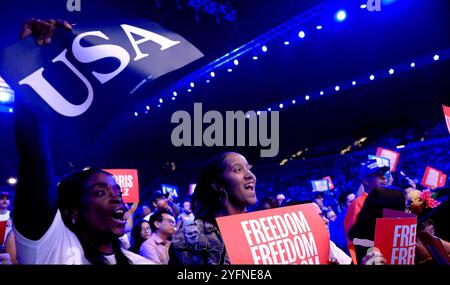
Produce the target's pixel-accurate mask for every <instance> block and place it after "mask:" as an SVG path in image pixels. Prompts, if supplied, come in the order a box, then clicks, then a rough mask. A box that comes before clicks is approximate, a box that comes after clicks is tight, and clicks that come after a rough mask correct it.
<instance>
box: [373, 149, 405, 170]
mask: <svg viewBox="0 0 450 285" xmlns="http://www.w3.org/2000/svg"><path fill="white" fill-rule="evenodd" d="M377 156H382V157H386V158H388V159H389V161H390V163H391V171H395V169H396V168H397V163H398V159H399V158H400V153H398V152H395V151H393V150H389V149H385V148H382V147H379V148H377Z"/></svg>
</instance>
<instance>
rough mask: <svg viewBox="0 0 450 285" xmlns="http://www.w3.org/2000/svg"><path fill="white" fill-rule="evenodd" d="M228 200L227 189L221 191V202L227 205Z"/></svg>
mask: <svg viewBox="0 0 450 285" xmlns="http://www.w3.org/2000/svg"><path fill="white" fill-rule="evenodd" d="M227 201H228V194H227V192H226V191H221V192H220V204H221V205H223V206H225V204H226V203H227Z"/></svg>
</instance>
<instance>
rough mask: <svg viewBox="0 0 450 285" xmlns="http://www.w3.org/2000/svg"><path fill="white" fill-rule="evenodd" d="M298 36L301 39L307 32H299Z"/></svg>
mask: <svg viewBox="0 0 450 285" xmlns="http://www.w3.org/2000/svg"><path fill="white" fill-rule="evenodd" d="M298 37H299V38H301V39H303V38H304V37H306V34H305V32H304V31H300V32H298Z"/></svg>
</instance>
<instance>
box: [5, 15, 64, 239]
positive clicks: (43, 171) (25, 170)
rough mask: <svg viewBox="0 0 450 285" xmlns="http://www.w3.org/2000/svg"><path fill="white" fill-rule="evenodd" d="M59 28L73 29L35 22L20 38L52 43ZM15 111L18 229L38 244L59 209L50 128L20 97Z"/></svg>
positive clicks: (62, 24)
mask: <svg viewBox="0 0 450 285" xmlns="http://www.w3.org/2000/svg"><path fill="white" fill-rule="evenodd" d="M67 25H68V26H67ZM57 26H63V27H65V28H66V29H69V28H70V25H69V24H68V23H67V22H65V21H64V22H63V21H55V20H48V21H42V20H36V19H32V20H30V21H28V22H25V24H24V26H23V29H22V32H21V34H20V38H21V39H22V38H24V37H27V36H30V35H34V36H36V39H37V43H38V44H43V43H44V42H45V43H50V39H51V37H52V36H53V33H54V31H55V29H56V27H57ZM70 29H71V28H70ZM14 108H15V111H14V113H15V114H14V131H15V139H16V146H17V151H18V153H19V172H18V182H17V186H16V197H15V204H14V208H15V210H14V212H13V216H14V225H15V227H16V229H17V230H18V231H19V232H20V233H21V234H22V235H23V236H25V237H26V238H29V239H32V240H38V239H39V238H41V237H42V236H43V235H44V233H45V232H46V231H47V229H48V228H49V227H50V224H51V222H52V221H53V218H54V216H55V213H56V209H57V198H56V194H57V193H56V179H55V177H54V169H53V163H52V160H51V155H50V150H49V145H48V126H47V124H46V122H45V120H43V119H42V118H39V117H38V116H37V115H36V114H35V113H34V112H33V111H32V110H31V109H30V108H29V107H28V106H26V105H25V104H24V102H23V101H22V100H21V97H20V94H19V96H16V99H15V106H14Z"/></svg>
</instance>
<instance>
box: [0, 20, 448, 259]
mask: <svg viewBox="0 0 450 285" xmlns="http://www.w3.org/2000/svg"><path fill="white" fill-rule="evenodd" d="M58 25H59V26H63V27H64V28H66V29H70V28H71V27H70V25H69V24H68V23H67V22H58V21H36V20H34V21H32V22H31V23H27V24H26V25H25V27H24V31H23V33H22V37H26V36H29V35H31V34H37V35H38V43H39V44H43V43H49V42H50V40H47V39H48V38H51V36H52V34H53V32H54V30H55V27H56V26H58ZM47 133H48V127H47V125H46V123H45V120H42V119H41V118H38V117H37V116H36V115H35V114H34V113H33V111H32V110H30V109H29V108H28V107H27V106H26V105H25V104H24V103H23V102H21V100H20V98H18V99H17V100H16V102H15V135H16V143H17V149H18V153H19V157H20V164H19V171H18V182H17V185H16V191H15V197H14V210H13V212H12V214H11V213H10V211H9V207H10V203H11V201H10V196H11V195H10V193H8V192H1V193H0V194H1V195H0V198H1V200H0V222H1V221H7V223H6V230H5V235H4V238H3V237H2V239H1V240H2V245H1V255H0V256H1V258H2V263H3V264H117V265H128V264H170V265H198V264H208V265H227V264H230V258H229V256H228V253H227V250H226V247H225V242H224V240H223V237H222V234H221V232H220V229H219V227H218V225H217V221H216V218H219V217H225V216H230V215H236V214H243V213H247V212H251V211H261V210H266V209H273V208H278V207H283V206H291V205H297V204H304V203H313V205H314V206H315V207H316V209H317V215H319V216H320V217H321V219H322V220H323V222H324V224H325V225H326V227H327V229H329V234H330V245H329V246H330V251H329V252H330V256H329V263H330V264H367V265H371V264H385V263H386V259H385V257H384V256H383V255H382V253H381V252H380V251H379V250H378V249H377V248H376V247H375V246H374V244H373V240H374V232H375V223H376V219H377V218H380V217H382V210H383V209H386V208H387V209H392V210H398V211H403V212H413V213H415V214H417V215H418V217H419V218H418V233H417V237H418V238H417V246H416V255H415V256H416V264H422V263H440V264H449V263H450V258H449V255H450V243H449V242H447V241H446V240H447V239H448V238H447V233H446V232H445V231H447V232H448V229H447V228H448V226H446V225H442V223H441V224H439V225H438V224H434V223H435V222H436V221H435V218H434V216H433V214H434V213H435V212H437V210H436V209H443V208H444V209H445V207H447V209H448V202H446V198H447V196H448V191H447V192H445V191H442V189H434V190H433V192H431V191H430V190H429V189H425V188H424V187H421V186H420V183H418V181H416V180H414V179H411V178H409V177H408V176H406V175H405V174H404V173H403V172H401V171H400V170H397V172H396V174H395V175H394V174H393V173H391V171H390V168H389V167H386V166H384V165H381V164H380V163H379V161H377V160H373V159H372V160H371V159H367V153H365V154H364V155H361V157H360V158H361V159H359V161H358V163H354V165H353V166H352V167H345V166H344V169H346V170H344V171H342V170H340V169H337V170H336V169H334V170H333V168H330V169H331V170H330V169H327V173H323V171H324V170H323V169H322V173H323V176H326V175H330V176H331V178H332V179H333V181H334V182H335V184H336V189H335V190H333V191H332V192H331V190H329V191H325V192H321V191H316V192H313V191H311V189H309V191H303V190H302V191H301V192H302V194H301V195H296V194H298V193H297V192H296V191H289V189H290V187H286V188H285V189H283V191H277V192H275V193H273V191H262V192H258V191H257V178H256V175H255V174H254V173H253V172H252V170H251V165H250V164H249V162H247V159H246V158H245V157H244V156H243V155H241V154H239V153H236V152H224V153H220V154H218V155H216V156H214V157H213V158H211V159H210V160H209V161H208V162H207V163H206V164H205V166H204V167H203V168H202V169H201V171H200V175H199V178H198V180H197V181H196V182H197V183H196V187H195V190H194V193H193V195H192V196H190V197H185V198H184V199H182V200H180V201H179V203H178V202H177V201H175V200H174V198H173V197H171V195H170V194H167V193H163V192H161V191H154V192H153V193H152V195H151V198H150V200H148V201H142V203H141V204H140V205H137V204H134V205H127V204H126V203H125V202H124V201H123V199H122V191H121V188H120V186H119V185H118V183H117V181H115V179H114V177H113V175H111V174H110V173H108V172H106V171H103V170H101V169H95V168H87V169H83V170H81V171H77V172H73V173H69V174H67V175H66V176H64V177H63V178H62V179H59V181H58V179H57V178H56V176H55V174H54V169H53V162H52V157H51V151H50V150H49V144H48V136H47ZM436 149H438V148H434V150H436ZM443 149H444V152H442V151H441V152H437V154H438V155H437V156H438V157H439V158H437V159H436V160H435V161H434V162H436V163H438V164H439V167H442V168H441V170H443V171H448V170H449V169H448V167H449V165H450V164H449V163H448V150H447V151H446V150H445V146H444V148H443ZM418 153H419V154H418ZM421 155H422V154H420V152H418V151H417V149H416V150H414V151H412V152H411V153H409V154H408V153H407V152H404V153H402V162H401V163H403V164H404V166H403V165H401V166H402V168H403V167H404V169H406V168H407V166H406V165H407V164H408V157H412V158H410V159H412V160H414V161H415V160H416V159H417V156H421ZM362 157H364V159H362ZM442 157H444V158H442ZM404 158H405V159H404ZM430 159H431V158H430V157H427V159H423V160H422V161H427V160H430ZM445 159H447V160H445ZM322 163H323V162H322ZM340 167H342V165H341V166H340ZM315 171H318V169H317V168H315ZM328 171H330V172H328ZM306 173H308V172H305V173H303V174H302V175H306ZM343 173H344V174H343ZM334 175H335V176H334ZM342 175H344V176H342ZM345 175H347V176H345ZM349 175H351V177H349ZM284 177H287V178H286V179H288V177H289V176H288V175H286V176H284ZM342 177H344V178H342ZM310 178H311V177H308V179H310ZM295 181H296V180H295V179H294V180H292V181H291V182H292V183H293V184H294V186H295ZM349 183H350V184H351V185H350V184H349ZM304 193H307V195H303V194H304ZM432 194H433V195H434V198H433V197H432ZM330 197H333V199H331V201H333V203H332V204H330V203H328V201H330V199H329V198H330ZM30 217H35V218H33V219H30ZM437 220H438V221H439V219H437ZM361 240H363V241H365V242H364V243H361V242H360V241H361Z"/></svg>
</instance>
